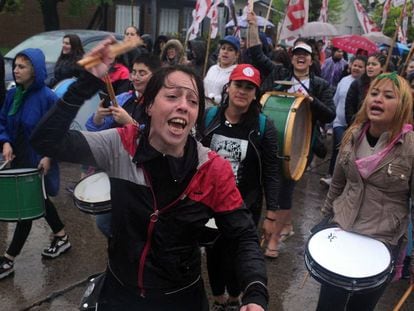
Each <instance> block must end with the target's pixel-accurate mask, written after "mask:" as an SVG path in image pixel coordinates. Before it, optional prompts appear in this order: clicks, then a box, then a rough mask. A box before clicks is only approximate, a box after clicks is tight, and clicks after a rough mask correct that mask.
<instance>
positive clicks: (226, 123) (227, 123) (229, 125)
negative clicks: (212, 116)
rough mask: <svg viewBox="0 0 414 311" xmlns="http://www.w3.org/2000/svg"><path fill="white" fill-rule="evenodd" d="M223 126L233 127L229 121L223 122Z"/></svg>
mask: <svg viewBox="0 0 414 311" xmlns="http://www.w3.org/2000/svg"><path fill="white" fill-rule="evenodd" d="M224 125H225V126H227V127H233V124H231V123H230V122H229V121H227V120H225V121H224Z"/></svg>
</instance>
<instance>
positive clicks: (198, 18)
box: [187, 0, 212, 40]
mask: <svg viewBox="0 0 414 311" xmlns="http://www.w3.org/2000/svg"><path fill="white" fill-rule="evenodd" d="M211 3H212V0H197V2H196V6H195V9H194V10H193V12H192V15H193V22H192V24H191V26H190V27H189V28H188V30H187V36H189V38H188V39H189V40H193V39H195V38H196V37H197V34H198V31H199V29H200V24H201V22H202V21H203V19H204V17H206V15H207V12H208V10H209V9H210V7H211Z"/></svg>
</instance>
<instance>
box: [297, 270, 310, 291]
mask: <svg viewBox="0 0 414 311" xmlns="http://www.w3.org/2000/svg"><path fill="white" fill-rule="evenodd" d="M308 278H309V272H308V271H306V274H305V277H304V278H303V281H302V284H300V287H299V288H300V289H302V288H303V286H305V283H306V281H307V280H308Z"/></svg>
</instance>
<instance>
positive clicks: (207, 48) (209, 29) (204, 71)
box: [203, 21, 211, 79]
mask: <svg viewBox="0 0 414 311" xmlns="http://www.w3.org/2000/svg"><path fill="white" fill-rule="evenodd" d="M210 42H211V21H210V27H209V28H208V37H207V47H206V57H205V59H204V68H203V79H204V77H205V76H206V72H207V65H208V57H209V54H210Z"/></svg>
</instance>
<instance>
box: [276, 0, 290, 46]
mask: <svg viewBox="0 0 414 311" xmlns="http://www.w3.org/2000/svg"><path fill="white" fill-rule="evenodd" d="M289 5H290V0H288V2H287V4H286V8H285V14H284V15H283V21H282V24H281V25H280V28H279V29H278V30H277V31H276V40H275V42H277V43H279V38H280V35H281V34H282V28H283V26H284V25H285V21H286V15H287V10H288V8H289Z"/></svg>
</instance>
